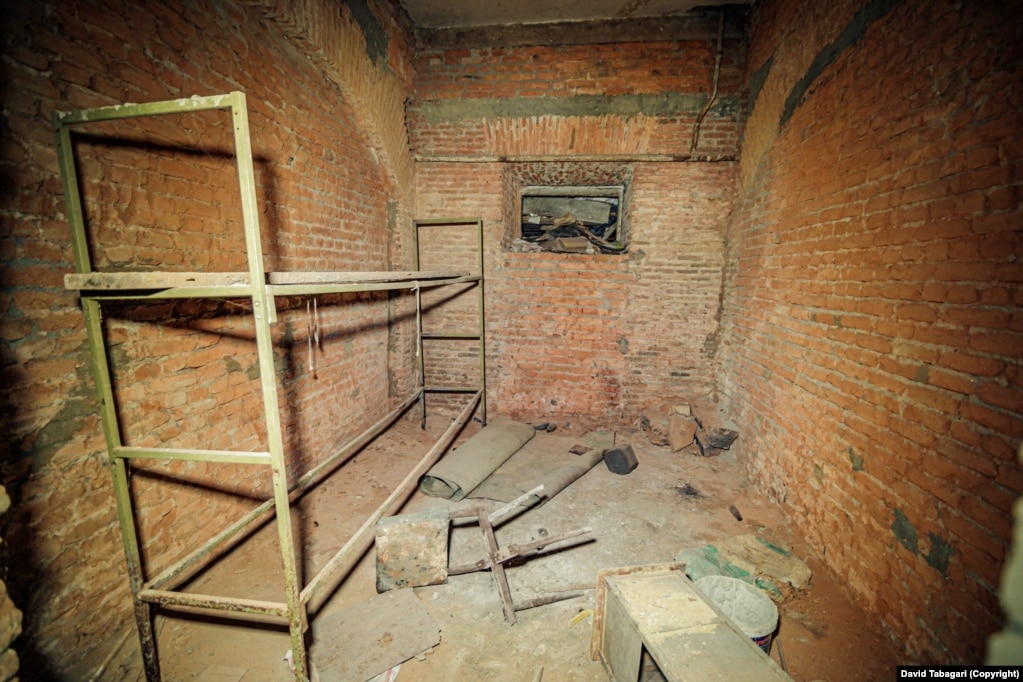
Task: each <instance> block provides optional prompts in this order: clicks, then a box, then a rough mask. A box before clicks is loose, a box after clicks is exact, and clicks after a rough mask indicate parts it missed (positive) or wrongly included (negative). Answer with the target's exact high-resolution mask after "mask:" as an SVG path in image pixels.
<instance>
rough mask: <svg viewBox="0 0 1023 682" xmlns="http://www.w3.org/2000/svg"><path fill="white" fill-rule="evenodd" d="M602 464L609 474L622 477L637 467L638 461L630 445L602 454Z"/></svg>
mask: <svg viewBox="0 0 1023 682" xmlns="http://www.w3.org/2000/svg"><path fill="white" fill-rule="evenodd" d="M604 464H606V465H607V468H608V469H609V470H610V471H611V473H615V474H619V475H622V476H624V475H625V474H627V473H630V472H631V471H632V470H633V469H635V468H636V467H637V466H639V460H638V459H636V453H635V452H633V451H632V446H631V445H622V446H619V447H617V448H612V449H610V450H608V451H607V452H605V453H604Z"/></svg>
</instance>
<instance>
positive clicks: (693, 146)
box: [689, 10, 725, 155]
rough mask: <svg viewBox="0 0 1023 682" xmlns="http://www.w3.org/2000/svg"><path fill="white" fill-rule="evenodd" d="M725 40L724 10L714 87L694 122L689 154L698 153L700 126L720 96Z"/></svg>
mask: <svg viewBox="0 0 1023 682" xmlns="http://www.w3.org/2000/svg"><path fill="white" fill-rule="evenodd" d="M724 41H725V13H724V10H722V11H720V12H718V47H717V51H716V52H715V54H714V89H713V91H712V92H711V94H710V97H709V98H707V106H705V107H704V108H703V111H701V112H700V115H699V116H697V117H696V121H695V122H694V123H693V136H692V139H691V140H690V142H689V154H690V155H693V154H695V153H696V147H697V145H699V144H700V126H701V125H703V119H704V118H706V116H707V112H709V111H710V108H711V107H712V106H714V102H715V101H716V100H717V98H718V81H720V80H721V53H722V51H723V49H724Z"/></svg>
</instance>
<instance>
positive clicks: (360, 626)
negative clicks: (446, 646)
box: [309, 588, 440, 682]
mask: <svg viewBox="0 0 1023 682" xmlns="http://www.w3.org/2000/svg"><path fill="white" fill-rule="evenodd" d="M439 643H440V626H439V625H437V622H436V621H435V620H433V618H432V617H431V616H430V614H429V613H427V611H426V608H425V607H424V606H423V605H422V604H421V603H420V602H419V598H418V597H416V595H415V593H414V592H413V590H412V588H405V589H402V590H393V591H391V592H386V593H384V594H381V595H379V596H376V597H373V598H372V599H370V600H369V601H367V602H363V603H362V604H357V605H356V606H353V607H351V608H348V609H345V610H343V611H338V612H336V613H332V614H329V615H324V616H321V617H319V618H317V619H315V620H314V621H313V645H312V647H311V648H310V650H309V654H310V660H311V661H312V665H313V667H314V668H315V670H316V672H317V673H318V674H319V677H320V679H321V680H345V681H346V682H364V681H365V680H368V679H371V678H373V677H375V676H377V675H379V674H380V673H382V672H384V671H386V670H389V669H390V668H393V667H394V666H396V665H398V664H399V663H402V662H404V661H407V660H408V659H410V658H412V657H413V656H415V655H417V654H420V653H422V652H424V651H426V650H427V649H430V648H432V647H434V646H437V645H438V644H439Z"/></svg>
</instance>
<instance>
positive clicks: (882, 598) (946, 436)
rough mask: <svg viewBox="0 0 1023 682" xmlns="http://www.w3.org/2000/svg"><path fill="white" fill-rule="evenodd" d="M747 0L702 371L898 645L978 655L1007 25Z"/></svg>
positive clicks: (1016, 277)
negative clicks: (723, 243)
mask: <svg viewBox="0 0 1023 682" xmlns="http://www.w3.org/2000/svg"><path fill="white" fill-rule="evenodd" d="M811 5H812V6H810V5H808V4H807V3H802V2H798V1H797V0H775V1H772V2H767V3H757V6H756V9H755V11H754V12H753V15H752V18H751V27H752V28H751V41H750V46H749V62H748V71H749V74H750V77H749V80H750V83H751V86H750V90H751V93H752V95H751V98H750V114H749V118H748V122H747V127H746V129H745V133H744V146H743V152H742V157H741V161H740V163H741V172H740V176H741V179H740V189H739V197H738V202H737V205H736V211H735V213H734V215H733V218H732V219H731V221H730V227H729V231H728V265H727V267H726V282H725V287H724V292H725V301H724V306H723V320H722V337H721V344H720V352H719V355H718V361H719V368H720V376H721V380H720V388H721V389H722V392H723V394H725V395H726V396H727V397H728V398H729V399H730V402H731V406H732V414H733V416H734V417H735V418H736V420H737V421H738V423H739V424H741V425H742V433H743V437H742V438H741V439H740V441H739V442H738V448H739V452H740V455H741V457H742V459H743V461H744V462H745V463H746V466H747V467H748V469H749V471H750V473H751V475H752V476H753V477H754V478H755V479H756V480H757V481H758V483H759V484H760V485H761V486H762V487H763V488H765V489H766V490H768V491H770V492H771V493H772V494H773V496H774V497H775V498H776V499H777V500H778V501H779V502H781V503H782V504H783V506H784V508H785V509H786V510H787V511H788V512H789V513H790V516H791V517H792V518H793V519H794V520H795V521H796V523H797V524H798V525H799V527H800V528H801V530H802V533H803V534H804V535H805V537H806V538H807V539H808V540H809V541H810V543H811V544H812V546H813V547H814V548H815V549H816V550H817V551H818V552H819V554H820V555H821V556H823V557H824V560H825V562H826V563H827V565H828V566H829V567H830V568H831V569H832V570H833V571H835V572H836V573H837V574H838V575H839V576H840V577H841V578H842V579H843V580H844V581H845V582H846V584H847V585H848V586H849V588H850V589H851V590H852V591H853V592H854V593H855V595H856V596H857V597H858V598H859V600H860V602H861V603H862V604H863V605H864V606H865V607H866V608H867V609H869V610H870V611H871V612H873V613H876V614H877V615H878V617H879V618H880V620H881V621H882V623H883V626H884V628H885V630H886V631H887V633H888V634H889V635H890V636H891V637H892V638H893V640H894V641H896V642H897V644H898V645H899V646H901V647H903V648H905V650H906V651H907V655H908V658H907V662H908V660H920V661H927V662H942V663H959V662H962V663H967V662H969V663H976V662H980V661H982V660H983V647H984V638H985V636H986V635H988V634H990V633H991V632H993V631H994V630H997V629H998V628H999V626H1000V623H1001V614H1000V611H999V607H998V600H997V596H996V588H997V585H998V577H999V571H1000V568H1001V565H1002V563H1003V560H1004V558H1005V554H1006V550H1007V548H1008V543H1009V539H1010V532H1011V518H1010V509H1011V505H1012V503H1013V501H1014V500H1015V499H1016V498H1017V496H1018V495H1019V493H1020V491H1021V489H1023V470H1021V467H1020V465H1019V462H1018V461H1017V460H1016V458H1015V452H1016V449H1017V447H1018V445H1019V442H1020V439H1021V437H1023V416H1021V412H1023V374H1021V368H1020V358H1021V357H1023V315H1021V312H1020V311H1021V307H1020V306H1021V304H1023V289H1021V287H1020V281H1021V273H1023V266H1021V265H1020V262H1019V259H1020V256H1021V254H1023V245H1021V243H1020V239H1021V233H1020V231H1019V224H1020V220H1021V217H1023V216H1021V211H1020V205H1021V204H1020V198H1021V197H1020V185H1021V177H1023V176H1021V158H1023V146H1021V144H1020V142H1019V139H1018V132H1019V130H1020V129H1021V128H1023V114H1021V111H1023V100H1021V98H1023V88H1021V87H1020V82H1019V77H1018V76H1019V74H1018V65H1019V64H1020V63H1021V58H1023V54H1021V51H1020V50H1021V48H1020V46H1021V45H1023V42H1021V38H1023V24H1021V22H1020V20H1019V18H1018V17H1017V16H1015V15H1013V14H1011V13H1010V14H1006V13H1005V12H1004V8H1003V6H1002V5H1000V4H998V3H991V2H979V3H956V2H944V1H942V0H905V1H904V2H903V1H900V0H871V1H869V2H862V1H859V0H856V1H847V2H840V3H811Z"/></svg>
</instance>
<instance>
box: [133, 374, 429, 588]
mask: <svg viewBox="0 0 1023 682" xmlns="http://www.w3.org/2000/svg"><path fill="white" fill-rule="evenodd" d="M419 394H420V391H416V392H415V393H413V394H412V396H410V397H409V398H406V399H405V400H404V401H403V402H402V403H401V405H399V406H398V407H397V408H395V409H394V410H392V411H391V412H390V413H388V414H387V415H386V416H385V417H383V418H382V419H380V420H379V421H377V422H376V423H375V424H373V425H372V426H370V427H369V428H368V429H366V430H365V431H363V432H362V433H361V434H359V435H358V436H356V437H355V438H354V439H353V440H351V441H349V442H348V443H346V444H345V445H343V446H342V447H341V448H340V449H339V450H338V451H337V452H336V453H334V454H333V455H331V456H330V457H328V458H327V459H325V460H324V461H323V462H321V463H320V464H318V465H317V466H316V467H314V468H313V469H310V470H309V471H308V472H307V473H306V474H305V475H303V476H302V477H301V478H299V479H297V480H296V481H295V482H294V483H292V484H291V486H290V494H291V497H292V499H294V498H297V497H299V496H300V495H302V494H303V493H305V492H306V490H308V489H309V488H311V487H312V486H314V485H316V484H318V483H320V482H321V481H322V480H323V479H324V478H325V477H326V476H329V475H330V474H331V473H333V472H334V470H335V469H336V468H337V467H339V466H341V465H342V464H344V463H345V462H346V461H347V460H348V458H349V457H351V456H352V455H354V454H355V453H356V452H358V451H359V450H360V449H362V447H363V446H365V445H366V444H367V443H369V442H370V441H371V440H373V439H374V438H376V437H377V436H379V435H380V434H381V433H383V432H384V430H385V429H387V428H388V427H389V426H390V425H391V424H393V423H394V422H395V420H397V419H398V417H400V416H401V415H402V414H403V413H404V412H405V411H406V410H408V408H409V407H411V406H412V405H413V404H414V403H415V402H416V400H418V399H419ZM273 503H274V501H273V499H268V500H266V501H264V502H263V503H262V504H260V505H259V506H258V507H256V508H255V509H253V510H252V511H250V512H249V513H248V514H246V515H245V516H243V517H242V518H241V519H239V520H238V521H236V522H235V523H234V524H232V525H231V526H229V527H228V528H225V529H224V530H223V531H221V532H220V533H218V534H217V535H215V536H214V537H213V538H211V539H210V540H208V541H207V542H206V543H205V544H203V545H202V546H200V547H199V548H198V549H196V550H194V551H193V552H191V553H190V554H188V555H187V556H185V557H184V558H182V559H180V560H179V561H177V562H176V563H174V564H172V565H171V566H168V567H167V568H166V569H164V570H163V572H161V573H160V575H158V576H156V577H155V578H153V579H152V580H150V581H148V582H147V583H146V584H145V585H144V586H143V587H144V588H145V589H158V588H167V589H174V588H175V587H177V586H178V585H180V584H181V583H183V582H185V581H186V580H188V579H189V578H190V577H192V576H194V575H195V574H196V573H197V572H199V571H201V570H202V569H203V568H205V567H206V566H209V565H210V564H211V563H213V562H214V561H215V560H216V559H217V558H219V557H220V556H222V555H223V554H224V552H227V551H228V550H230V549H232V548H233V547H234V546H235V544H237V543H234V544H229V545H225V546H221V545H223V544H224V543H226V542H228V541H229V540H232V539H234V538H236V537H237V536H240V535H241V534H243V533H244V531H245V530H246V529H248V528H249V527H250V526H251V525H252V524H254V523H257V522H259V521H261V520H262V521H266V520H268V518H269V516H270V515H271V511H272V510H271V508H272V507H273ZM237 539H238V541H239V542H240V541H241V537H238V538H237ZM215 550H219V551H215Z"/></svg>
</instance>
